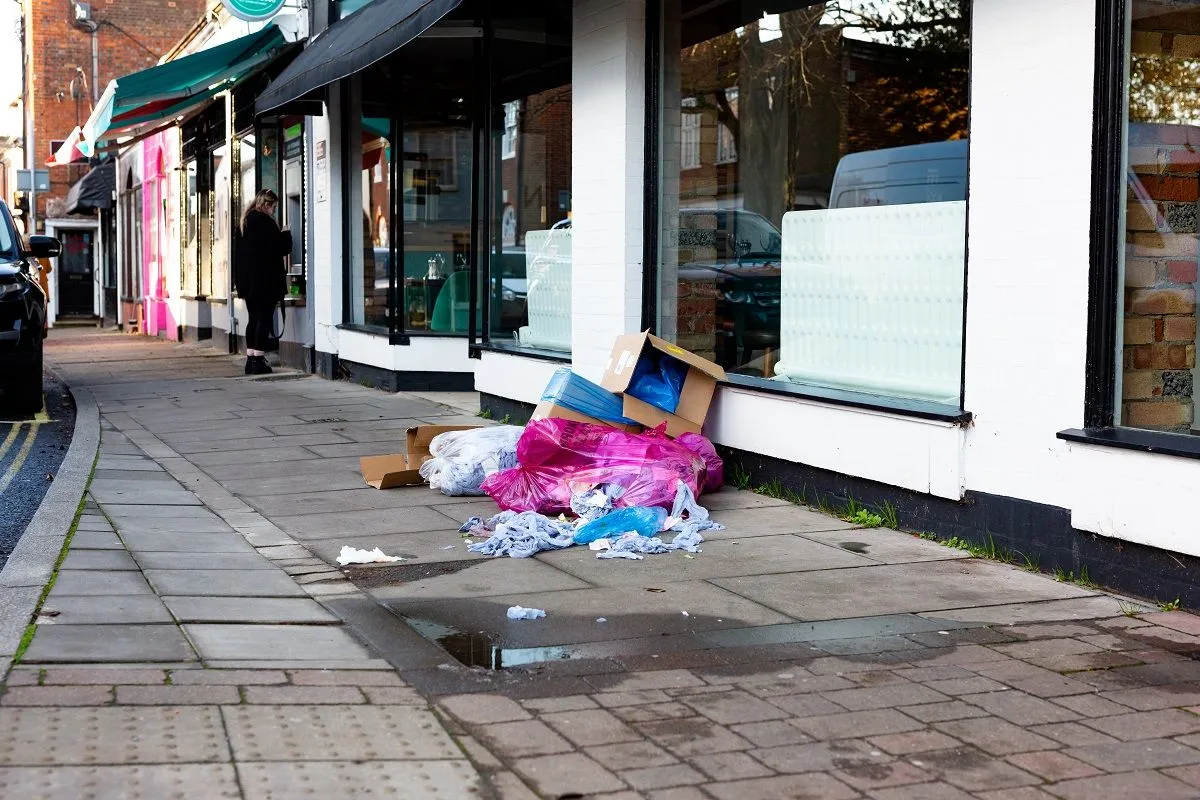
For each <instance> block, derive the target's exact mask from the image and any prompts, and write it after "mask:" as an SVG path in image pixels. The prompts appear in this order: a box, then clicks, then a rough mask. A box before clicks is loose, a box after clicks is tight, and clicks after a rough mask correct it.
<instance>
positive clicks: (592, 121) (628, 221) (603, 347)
mask: <svg viewBox="0 0 1200 800" xmlns="http://www.w3.org/2000/svg"><path fill="white" fill-rule="evenodd" d="M645 55H646V4H645V0H582V1H581V0H577V1H576V3H575V6H574V33H573V52H572V81H573V89H572V91H573V106H572V108H573V112H572V122H571V126H572V149H573V151H574V154H575V157H574V158H573V159H572V176H571V183H572V192H573V196H572V209H573V214H572V221H571V226H572V238H573V240H574V242H573V245H572V248H573V258H574V264H573V267H572V292H571V297H572V300H571V305H572V309H571V318H572V322H571V342H572V362H573V366H574V367H575V369H576V370H577V371H578V372H579V373H580V374H582V375H584V376H586V377H588V378H591V379H598V378H599V377H600V375H601V374H602V373H603V371H604V368H605V365H606V364H607V363H608V356H609V352H610V350H611V348H612V342H613V339H615V338H616V337H617V336H619V335H620V334H622V333H628V332H630V331H636V330H638V328H639V327H640V326H641V324H642V248H643V244H642V242H643V238H642V229H643V225H642V207H643V193H644V191H645V187H644V179H643V175H644V168H643V167H644V163H643V162H644V142H645V84H646V58H645Z"/></svg>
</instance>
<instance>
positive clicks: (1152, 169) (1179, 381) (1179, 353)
mask: <svg viewBox="0 0 1200 800" xmlns="http://www.w3.org/2000/svg"><path fill="white" fill-rule="evenodd" d="M1197 147H1200V127H1194V126H1184V125H1155V124H1137V123H1133V124H1130V126H1129V165H1130V168H1131V169H1132V170H1133V172H1134V174H1135V175H1136V176H1137V180H1138V182H1139V183H1140V189H1139V188H1138V187H1136V186H1134V185H1130V186H1129V187H1128V204H1127V207H1126V239H1125V295H1124V301H1125V319H1124V323H1125V342H1124V348H1123V352H1122V363H1123V369H1124V380H1123V383H1122V402H1121V422H1122V424H1125V425H1130V426H1133V427H1137V428H1154V429H1157V430H1177V431H1183V432H1186V431H1188V430H1190V428H1191V424H1192V419H1193V415H1194V390H1193V377H1192V370H1193V369H1194V368H1195V366H1196V230H1197V229H1196V210H1197V205H1196V204H1197V200H1198V199H1200V154H1197V151H1196V148H1197Z"/></svg>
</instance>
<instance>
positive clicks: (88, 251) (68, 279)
mask: <svg viewBox="0 0 1200 800" xmlns="http://www.w3.org/2000/svg"><path fill="white" fill-rule="evenodd" d="M58 236H59V239H60V240H61V241H62V255H61V256H59V259H58V268H57V269H56V270H55V271H56V272H57V273H58V281H57V283H58V316H59V317H60V318H61V317H85V316H86V317H90V316H95V313H96V306H95V292H94V290H93V285H92V284H93V276H94V273H95V269H96V247H95V243H96V232H95V231H91V230H64V231H60V232H59V234H58Z"/></svg>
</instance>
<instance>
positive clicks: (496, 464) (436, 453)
mask: <svg viewBox="0 0 1200 800" xmlns="http://www.w3.org/2000/svg"><path fill="white" fill-rule="evenodd" d="M524 430H525V429H524V428H522V427H520V426H518V425H495V426H492V427H487V428H471V429H469V430H465V431H446V432H445V433H439V434H438V435H437V436H435V437H433V441H431V442H430V443H429V452H430V454H431V455H432V458H430V459H429V460H428V461H426V462H425V463H424V464H422V465H421V470H420V472H421V477H422V478H424V479H425V480H427V481H429V486H430V487H431V488H433V489H437V490H439V491H441V493H442V494H445V495H450V496H451V497H461V496H465V495H468V496H469V495H482V494H483V490H482V489H480V485H481V484H482V483H483V482H484V480H485V479H486V478H487V477H488V476H489V475H492V474H493V473H496V472H499V471H501V470H506V469H512V468H513V467H515V466H516V465H517V440H518V439H520V438H521V434H522V432H523V431H524Z"/></svg>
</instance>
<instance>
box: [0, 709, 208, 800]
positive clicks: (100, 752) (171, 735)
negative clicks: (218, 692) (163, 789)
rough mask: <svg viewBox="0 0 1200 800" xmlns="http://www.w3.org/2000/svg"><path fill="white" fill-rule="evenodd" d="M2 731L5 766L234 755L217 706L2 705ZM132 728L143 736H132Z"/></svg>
mask: <svg viewBox="0 0 1200 800" xmlns="http://www.w3.org/2000/svg"><path fill="white" fill-rule="evenodd" d="M0 730H3V731H4V745H5V746H4V747H2V748H0V764H3V765H5V766H27V767H31V766H51V765H89V766H90V765H97V764H112V765H117V764H182V763H193V764H199V763H226V762H228V761H229V759H230V754H229V747H228V745H227V744H226V740H225V736H224V735H223V731H222V728H221V717H220V712H219V711H218V710H217V709H216V708H212V707H209V708H205V707H190V708H189V707H172V706H162V707H154V706H141V707H136V708H119V707H114V708H54V709H46V708H0ZM130 731H137V734H138V735H137V736H130V735H129V733H130ZM47 743H53V746H49V747H48V746H47ZM6 796H13V797H22V796H28V795H7V794H6ZM83 796H85V795H76V797H83ZM96 796H97V797H112V796H120V795H104V794H98V795H96ZM149 796H152V797H153V796H162V795H149Z"/></svg>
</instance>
